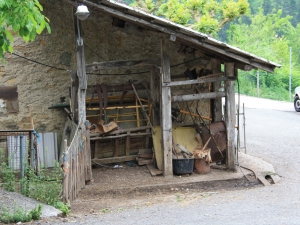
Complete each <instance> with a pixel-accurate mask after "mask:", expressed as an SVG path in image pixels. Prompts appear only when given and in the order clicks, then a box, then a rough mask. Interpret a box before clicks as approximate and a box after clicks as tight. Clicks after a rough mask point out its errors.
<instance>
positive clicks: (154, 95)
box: [150, 67, 160, 126]
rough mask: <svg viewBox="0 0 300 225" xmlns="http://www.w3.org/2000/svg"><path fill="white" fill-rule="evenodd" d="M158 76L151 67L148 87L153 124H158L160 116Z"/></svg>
mask: <svg viewBox="0 0 300 225" xmlns="http://www.w3.org/2000/svg"><path fill="white" fill-rule="evenodd" d="M159 83H160V81H159V76H158V75H157V73H156V71H155V68H154V67H153V68H152V70H151V74H150V89H151V100H152V110H153V112H152V124H153V126H157V125H159V118H160V115H159V114H160V106H159V93H160V92H159V91H160V90H159Z"/></svg>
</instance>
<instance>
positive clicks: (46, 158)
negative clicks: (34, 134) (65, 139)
mask: <svg viewBox="0 0 300 225" xmlns="http://www.w3.org/2000/svg"><path fill="white" fill-rule="evenodd" d="M38 155H39V162H40V165H41V166H43V167H45V168H49V167H53V166H54V162H55V161H58V149H57V134H56V133H42V134H40V141H39V142H38Z"/></svg>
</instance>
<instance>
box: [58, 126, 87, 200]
mask: <svg viewBox="0 0 300 225" xmlns="http://www.w3.org/2000/svg"><path fill="white" fill-rule="evenodd" d="M62 169H63V171H64V178H63V195H62V200H63V202H65V203H67V202H71V201H73V200H75V198H76V197H77V196H78V194H79V191H80V190H81V189H82V188H83V187H84V186H85V184H86V182H88V181H91V180H92V169H91V151H90V135H89V131H88V130H86V129H85V125H84V124H82V125H78V126H77V128H76V132H75V134H74V137H73V139H72V142H71V144H70V146H67V140H66V139H65V140H64V155H63V165H62Z"/></svg>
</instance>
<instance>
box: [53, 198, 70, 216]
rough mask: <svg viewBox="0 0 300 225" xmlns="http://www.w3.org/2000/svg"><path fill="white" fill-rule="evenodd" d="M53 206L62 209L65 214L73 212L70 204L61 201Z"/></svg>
mask: <svg viewBox="0 0 300 225" xmlns="http://www.w3.org/2000/svg"><path fill="white" fill-rule="evenodd" d="M53 206H54V207H55V208H57V209H59V210H60V211H62V213H63V216H68V215H70V212H71V210H70V205H67V204H64V203H63V202H61V201H59V202H56V203H55V204H54V205H53Z"/></svg>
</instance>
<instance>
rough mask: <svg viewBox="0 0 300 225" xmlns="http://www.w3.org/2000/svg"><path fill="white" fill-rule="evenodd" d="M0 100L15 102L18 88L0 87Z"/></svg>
mask: <svg viewBox="0 0 300 225" xmlns="http://www.w3.org/2000/svg"><path fill="white" fill-rule="evenodd" d="M0 98H1V99H4V100H9V101H13V100H17V99H18V88H17V86H0Z"/></svg>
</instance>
